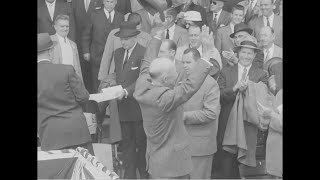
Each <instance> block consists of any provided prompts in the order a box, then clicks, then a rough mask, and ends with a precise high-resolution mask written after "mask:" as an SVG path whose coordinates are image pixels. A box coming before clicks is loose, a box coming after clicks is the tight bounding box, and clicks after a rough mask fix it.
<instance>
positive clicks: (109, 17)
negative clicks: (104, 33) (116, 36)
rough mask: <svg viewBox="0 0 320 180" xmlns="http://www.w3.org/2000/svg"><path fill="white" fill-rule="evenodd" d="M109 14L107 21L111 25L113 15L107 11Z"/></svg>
mask: <svg viewBox="0 0 320 180" xmlns="http://www.w3.org/2000/svg"><path fill="white" fill-rule="evenodd" d="M106 12H107V13H106V14H107V21H108V22H109V23H111V13H110V12H109V11H106Z"/></svg>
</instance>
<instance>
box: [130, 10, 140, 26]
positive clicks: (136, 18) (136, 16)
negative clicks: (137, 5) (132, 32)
mask: <svg viewBox="0 0 320 180" xmlns="http://www.w3.org/2000/svg"><path fill="white" fill-rule="evenodd" d="M128 21H129V22H133V23H136V24H137V26H138V25H139V24H141V16H140V14H138V13H136V12H133V13H131V14H129V17H128Z"/></svg>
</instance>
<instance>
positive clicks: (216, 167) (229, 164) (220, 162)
mask: <svg viewBox="0 0 320 180" xmlns="http://www.w3.org/2000/svg"><path fill="white" fill-rule="evenodd" d="M211 172H212V176H211V178H212V179H240V178H241V177H240V172H239V162H238V159H237V154H232V153H229V152H227V151H225V150H223V149H222V148H218V151H217V152H216V153H215V155H214V157H213V164H212V171H211Z"/></svg>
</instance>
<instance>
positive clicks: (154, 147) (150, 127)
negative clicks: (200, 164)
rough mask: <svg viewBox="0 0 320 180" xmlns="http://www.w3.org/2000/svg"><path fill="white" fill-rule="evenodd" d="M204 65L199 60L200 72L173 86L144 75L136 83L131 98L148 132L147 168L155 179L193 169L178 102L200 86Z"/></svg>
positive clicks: (205, 65)
mask: <svg viewBox="0 0 320 180" xmlns="http://www.w3.org/2000/svg"><path fill="white" fill-rule="evenodd" d="M200 61H203V60H200ZM206 67H207V64H206V62H201V63H199V71H197V72H196V73H194V74H193V75H192V76H189V77H188V79H187V80H186V81H184V82H183V83H182V84H180V85H179V86H176V87H175V88H174V89H170V88H168V87H161V86H157V85H153V84H152V83H151V82H149V81H148V80H146V79H143V78H141V79H140V80H142V79H143V80H142V81H143V82H140V83H138V82H137V83H138V84H139V87H136V90H135V92H134V97H135V98H136V100H137V101H138V102H139V105H140V107H141V112H142V117H143V127H144V130H145V133H146V135H147V152H146V159H147V169H148V172H149V173H150V174H151V175H152V176H153V177H155V178H161V177H177V176H183V175H186V174H189V173H190V172H191V170H192V162H191V150H190V138H189V136H188V133H187V131H186V129H185V127H184V124H183V119H182V118H183V117H182V116H183V109H182V106H181V104H183V103H184V102H186V101H187V100H188V99H189V98H190V97H191V96H192V95H193V94H194V93H195V92H196V91H197V90H198V89H199V88H200V86H201V84H202V83H203V81H204V80H205V77H206V76H207V74H208V72H209V69H210V68H206ZM145 75H147V74H145ZM140 80H138V81H140Z"/></svg>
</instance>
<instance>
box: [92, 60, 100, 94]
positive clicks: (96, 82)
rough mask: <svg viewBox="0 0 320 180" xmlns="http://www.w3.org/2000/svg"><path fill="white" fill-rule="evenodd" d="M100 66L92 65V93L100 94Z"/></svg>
mask: <svg viewBox="0 0 320 180" xmlns="http://www.w3.org/2000/svg"><path fill="white" fill-rule="evenodd" d="M99 70H100V66H97V65H95V64H93V63H92V64H91V85H92V86H91V87H92V93H98V88H99V85H100V81H99V80H98V74H99Z"/></svg>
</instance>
